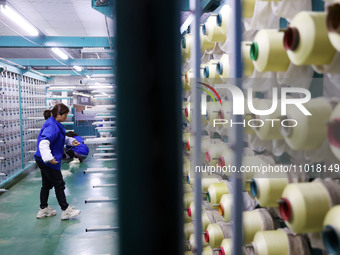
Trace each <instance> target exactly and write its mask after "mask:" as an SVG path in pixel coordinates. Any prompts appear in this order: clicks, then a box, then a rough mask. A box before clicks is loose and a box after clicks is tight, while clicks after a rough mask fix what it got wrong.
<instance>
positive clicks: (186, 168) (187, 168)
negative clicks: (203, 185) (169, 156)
mask: <svg viewBox="0 0 340 255" xmlns="http://www.w3.org/2000/svg"><path fill="white" fill-rule="evenodd" d="M189 173H190V160H189V159H187V158H186V157H183V175H184V176H185V177H186V176H187V175H188V174H189Z"/></svg>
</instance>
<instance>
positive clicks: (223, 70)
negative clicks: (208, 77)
mask: <svg viewBox="0 0 340 255" xmlns="http://www.w3.org/2000/svg"><path fill="white" fill-rule="evenodd" d="M216 71H217V74H218V75H219V76H220V78H221V79H225V78H229V73H230V60H229V55H228V54H223V55H222V57H221V59H220V61H218V63H217V66H216Z"/></svg>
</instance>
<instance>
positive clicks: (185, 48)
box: [182, 34, 192, 58]
mask: <svg viewBox="0 0 340 255" xmlns="http://www.w3.org/2000/svg"><path fill="white" fill-rule="evenodd" d="M191 44H192V36H191V34H186V35H185V36H184V37H183V39H182V54H183V56H184V57H185V58H188V57H190V54H191Z"/></svg>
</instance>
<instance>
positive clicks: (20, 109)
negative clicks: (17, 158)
mask: <svg viewBox="0 0 340 255" xmlns="http://www.w3.org/2000/svg"><path fill="white" fill-rule="evenodd" d="M21 77H22V75H21V74H18V83H19V115H20V143H21V168H22V169H24V167H25V153H24V131H23V123H22V106H21V104H22V103H21Z"/></svg>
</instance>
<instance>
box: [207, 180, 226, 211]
mask: <svg viewBox="0 0 340 255" xmlns="http://www.w3.org/2000/svg"><path fill="white" fill-rule="evenodd" d="M228 193H230V191H229V189H228V187H227V185H226V184H225V183H224V182H220V183H214V184H210V185H209V188H208V194H207V201H208V202H209V203H210V204H211V205H212V206H213V207H215V208H216V207H217V206H218V204H219V202H220V200H221V197H222V196H223V195H224V194H228ZM214 205H216V206H214Z"/></svg>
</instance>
